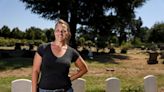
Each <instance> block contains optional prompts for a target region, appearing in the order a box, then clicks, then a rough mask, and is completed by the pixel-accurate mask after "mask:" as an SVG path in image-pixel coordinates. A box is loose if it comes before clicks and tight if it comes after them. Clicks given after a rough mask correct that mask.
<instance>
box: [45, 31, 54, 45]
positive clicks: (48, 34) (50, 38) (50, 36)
mask: <svg viewBox="0 0 164 92" xmlns="http://www.w3.org/2000/svg"><path fill="white" fill-rule="evenodd" d="M44 31H45V34H46V37H47V41H48V42H51V41H53V40H54V33H53V32H54V29H52V28H51V29H45V30H44Z"/></svg>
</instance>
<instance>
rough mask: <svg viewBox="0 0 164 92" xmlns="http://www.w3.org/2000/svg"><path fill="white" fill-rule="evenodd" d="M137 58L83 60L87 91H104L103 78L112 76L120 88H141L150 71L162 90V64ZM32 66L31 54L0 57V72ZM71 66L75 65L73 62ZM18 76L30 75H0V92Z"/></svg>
mask: <svg viewBox="0 0 164 92" xmlns="http://www.w3.org/2000/svg"><path fill="white" fill-rule="evenodd" d="M115 59H117V60H115ZM136 59H138V58H134V59H130V60H128V56H121V55H112V56H111V57H110V56H104V55H103V56H102V57H100V58H99V57H96V59H94V60H86V61H87V64H88V67H89V72H88V73H87V74H86V75H84V76H83V77H82V78H84V79H85V80H86V92H105V80H106V79H107V78H109V77H113V76H114V77H117V78H118V79H120V82H121V92H143V89H144V86H143V84H144V83H143V82H144V79H143V78H144V77H145V76H146V75H149V74H150V75H155V76H156V77H157V83H158V88H159V89H160V90H159V92H162V91H161V89H163V86H164V72H163V70H164V68H163V64H161V63H159V64H155V65H147V64H145V63H144V62H146V60H145V59H144V60H143V61H140V60H136ZM126 60H127V61H126ZM135 60H136V61H135ZM138 62H139V63H138ZM31 66H32V58H21V57H19V58H9V59H1V60H0V72H1V71H7V70H13V69H14V70H17V69H20V68H22V67H23V68H26V67H31ZM72 67H73V68H74V67H75V66H74V65H72ZM107 69H109V70H107ZM110 69H115V71H114V72H112V71H110ZM20 78H27V79H30V78H31V76H30V75H27V76H19V77H17V76H7V77H0V92H11V82H12V81H13V80H15V79H20Z"/></svg>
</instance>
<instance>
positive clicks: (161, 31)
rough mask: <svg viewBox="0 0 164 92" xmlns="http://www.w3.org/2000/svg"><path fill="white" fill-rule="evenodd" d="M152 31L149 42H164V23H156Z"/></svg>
mask: <svg viewBox="0 0 164 92" xmlns="http://www.w3.org/2000/svg"><path fill="white" fill-rule="evenodd" d="M150 30H151V33H150V37H149V42H155V43H158V42H164V36H163V35H164V23H156V24H154V26H153V27H152V28H151V29H150Z"/></svg>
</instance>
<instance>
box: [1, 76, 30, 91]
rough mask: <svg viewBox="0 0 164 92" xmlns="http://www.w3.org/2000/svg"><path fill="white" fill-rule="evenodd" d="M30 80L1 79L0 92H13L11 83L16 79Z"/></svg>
mask: <svg viewBox="0 0 164 92" xmlns="http://www.w3.org/2000/svg"><path fill="white" fill-rule="evenodd" d="M22 78H23V79H30V77H23V76H22V77H14V76H13V77H12V76H10V77H4V78H0V89H1V90H0V92H11V82H12V81H13V80H16V79H22Z"/></svg>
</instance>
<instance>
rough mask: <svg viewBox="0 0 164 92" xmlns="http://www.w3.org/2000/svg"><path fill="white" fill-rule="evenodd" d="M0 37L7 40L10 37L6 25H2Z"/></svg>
mask: <svg viewBox="0 0 164 92" xmlns="http://www.w3.org/2000/svg"><path fill="white" fill-rule="evenodd" d="M0 31H1V32H0V35H1V36H2V37H5V38H9V37H10V28H9V27H8V26H6V25H4V26H3V27H2V28H1V30H0Z"/></svg>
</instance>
